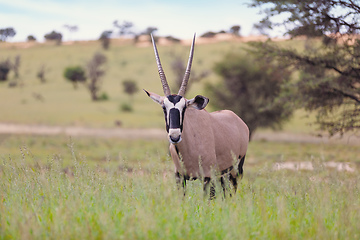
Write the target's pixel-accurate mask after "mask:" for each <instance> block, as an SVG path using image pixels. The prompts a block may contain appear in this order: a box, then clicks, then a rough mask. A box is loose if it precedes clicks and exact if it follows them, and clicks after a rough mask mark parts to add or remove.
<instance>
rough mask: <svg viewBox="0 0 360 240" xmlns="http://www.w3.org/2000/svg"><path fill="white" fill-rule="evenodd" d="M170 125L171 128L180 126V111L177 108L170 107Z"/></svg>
mask: <svg viewBox="0 0 360 240" xmlns="http://www.w3.org/2000/svg"><path fill="white" fill-rule="evenodd" d="M169 127H170V128H180V111H179V110H178V109H176V108H172V109H170V112H169Z"/></svg>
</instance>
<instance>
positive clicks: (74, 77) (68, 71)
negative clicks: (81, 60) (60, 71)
mask: <svg viewBox="0 0 360 240" xmlns="http://www.w3.org/2000/svg"><path fill="white" fill-rule="evenodd" d="M64 77H65V78H66V79H67V80H69V81H71V82H72V83H73V85H74V88H75V89H76V88H77V87H78V83H79V82H85V81H86V76H85V70H84V69H83V68H82V67H80V66H71V67H67V68H65V70H64Z"/></svg>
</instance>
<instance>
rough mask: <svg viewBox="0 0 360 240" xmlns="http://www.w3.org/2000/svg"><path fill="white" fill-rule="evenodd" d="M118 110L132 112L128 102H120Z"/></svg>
mask: <svg viewBox="0 0 360 240" xmlns="http://www.w3.org/2000/svg"><path fill="white" fill-rule="evenodd" d="M120 111H122V112H132V111H133V107H132V105H131V104H130V103H126V102H124V103H122V104H121V106H120Z"/></svg>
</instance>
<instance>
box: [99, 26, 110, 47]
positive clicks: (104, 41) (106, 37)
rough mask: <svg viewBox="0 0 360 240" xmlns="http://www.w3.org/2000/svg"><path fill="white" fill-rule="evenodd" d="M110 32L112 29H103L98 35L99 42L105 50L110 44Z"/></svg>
mask: <svg viewBox="0 0 360 240" xmlns="http://www.w3.org/2000/svg"><path fill="white" fill-rule="evenodd" d="M111 34H112V31H108V30H106V31H103V32H102V33H101V35H100V38H99V40H100V42H101V46H102V47H103V49H105V50H107V49H109V46H110V36H111Z"/></svg>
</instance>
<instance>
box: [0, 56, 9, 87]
mask: <svg viewBox="0 0 360 240" xmlns="http://www.w3.org/2000/svg"><path fill="white" fill-rule="evenodd" d="M10 70H11V62H10V59H6V60H4V61H1V62H0V82H1V81H6V80H7V76H8V74H9V72H10Z"/></svg>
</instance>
